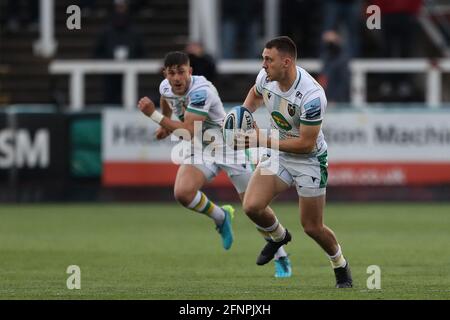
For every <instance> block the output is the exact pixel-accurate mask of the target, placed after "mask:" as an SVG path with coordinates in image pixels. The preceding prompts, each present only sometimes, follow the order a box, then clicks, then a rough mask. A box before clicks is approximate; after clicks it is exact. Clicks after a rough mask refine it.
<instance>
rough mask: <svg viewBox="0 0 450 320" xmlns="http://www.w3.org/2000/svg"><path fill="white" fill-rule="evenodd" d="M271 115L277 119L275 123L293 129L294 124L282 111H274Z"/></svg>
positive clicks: (280, 126)
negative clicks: (291, 123)
mask: <svg viewBox="0 0 450 320" xmlns="http://www.w3.org/2000/svg"><path fill="white" fill-rule="evenodd" d="M271 116H272V119H273V121H275V123H276V124H277V126H278V127H279V128H280V129H283V130H286V131H288V130H291V129H292V126H291V125H290V124H289V122H288V121H287V120H286V119H285V118H284V117H283V115H282V114H281V113H280V112H278V111H273V112H272V113H271Z"/></svg>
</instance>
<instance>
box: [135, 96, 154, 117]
mask: <svg viewBox="0 0 450 320" xmlns="http://www.w3.org/2000/svg"><path fill="white" fill-rule="evenodd" d="M138 107H139V110H141V111H142V113H143V114H145V115H146V116H147V117H150V116H151V115H152V113H153V112H154V111H155V110H156V108H155V104H154V103H153V101H152V100H151V99H150V98H149V97H143V98H142V99H141V100H139V103H138Z"/></svg>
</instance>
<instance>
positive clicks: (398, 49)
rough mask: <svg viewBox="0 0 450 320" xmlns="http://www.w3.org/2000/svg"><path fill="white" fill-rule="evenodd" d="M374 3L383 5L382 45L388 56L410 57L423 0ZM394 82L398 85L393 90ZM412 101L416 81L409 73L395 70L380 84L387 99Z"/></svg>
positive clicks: (393, 0)
mask: <svg viewBox="0 0 450 320" xmlns="http://www.w3.org/2000/svg"><path fill="white" fill-rule="evenodd" d="M372 4H374V5H377V6H379V7H380V9H381V32H382V39H383V43H382V49H381V51H382V52H381V55H382V56H383V57H386V58H411V57H413V56H414V45H415V44H416V42H415V41H414V39H415V38H416V35H417V31H418V21H417V15H418V14H419V12H420V10H421V8H422V0H373V1H372ZM394 84H397V85H398V87H397V89H396V90H394ZM394 92H395V93H397V94H398V99H399V101H409V100H410V99H411V98H412V95H413V85H412V83H411V80H410V75H408V74H394V75H390V76H388V77H385V80H384V81H383V82H382V84H381V86H380V94H381V95H382V96H384V97H386V98H387V99H395V97H393V94H394Z"/></svg>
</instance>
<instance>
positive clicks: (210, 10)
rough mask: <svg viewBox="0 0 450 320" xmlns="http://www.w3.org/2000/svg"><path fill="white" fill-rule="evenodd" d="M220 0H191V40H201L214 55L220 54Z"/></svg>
mask: <svg viewBox="0 0 450 320" xmlns="http://www.w3.org/2000/svg"><path fill="white" fill-rule="evenodd" d="M218 10H219V6H218V0H190V1H189V40H190V41H192V42H200V43H202V44H203V45H204V47H205V49H206V51H207V52H208V53H209V54H211V55H213V56H214V57H216V56H217V54H218V51H219V50H218V49H219V44H218V21H219V20H218V19H219V11H218Z"/></svg>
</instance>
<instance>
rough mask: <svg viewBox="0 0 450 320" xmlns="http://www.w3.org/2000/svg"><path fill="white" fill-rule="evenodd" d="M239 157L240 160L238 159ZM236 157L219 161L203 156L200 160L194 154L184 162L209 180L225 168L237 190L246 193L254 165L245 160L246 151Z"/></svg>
mask: <svg viewBox="0 0 450 320" xmlns="http://www.w3.org/2000/svg"><path fill="white" fill-rule="evenodd" d="M237 157H239V160H237ZM237 157H236V159H234V158H233V157H232V158H233V159H226V160H222V161H217V159H215V158H209V157H206V158H202V160H201V161H198V160H197V159H196V158H195V157H194V155H191V156H189V157H187V158H186V159H184V161H183V164H190V165H193V166H194V167H196V168H197V169H199V170H200V171H201V172H203V174H204V176H205V177H206V179H207V181H211V180H212V179H214V178H215V177H216V176H217V175H218V174H219V172H220V170H223V171H225V172H226V173H227V175H228V177H229V178H230V180H231V183H232V184H233V186H234V188H235V189H236V191H237V192H238V193H239V194H240V193H244V192H245V190H246V189H247V185H248V183H249V181H250V178H251V176H252V174H253V171H254V169H255V168H254V166H253V165H252V164H250V163H248V162H247V161H245V158H246V156H245V153H244V152H242V154H238V156H237Z"/></svg>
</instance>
